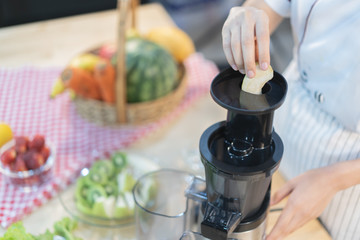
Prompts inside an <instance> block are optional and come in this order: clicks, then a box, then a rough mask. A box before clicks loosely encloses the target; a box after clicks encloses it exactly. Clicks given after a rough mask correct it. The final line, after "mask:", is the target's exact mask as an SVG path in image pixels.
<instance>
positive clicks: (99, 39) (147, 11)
mask: <svg viewBox="0 0 360 240" xmlns="http://www.w3.org/2000/svg"><path fill="white" fill-rule="evenodd" d="M137 22H138V29H139V31H140V32H146V30H147V29H149V28H151V27H153V26H161V25H173V24H174V22H173V21H172V19H171V18H170V16H169V15H168V14H167V13H166V12H165V10H164V8H163V7H162V6H161V5H158V4H149V5H143V6H141V7H140V8H139V10H138V19H137ZM116 23H117V16H116V11H115V10H111V11H104V12H99V13H93V14H85V15H79V16H75V17H67V18H62V19H56V20H50V21H42V22H37V23H31V24H24V25H19V26H13V27H7V28H2V29H0V43H1V44H0V66H1V67H4V66H5V67H19V66H23V65H35V66H41V67H46V66H65V65H66V64H67V62H68V61H69V59H70V58H71V57H73V56H75V55H76V54H78V53H80V52H82V51H84V50H87V49H89V48H92V47H94V46H97V45H100V44H101V43H104V42H108V41H115V39H116V38H115V33H116ZM225 118H226V112H225V110H224V109H223V108H221V107H219V106H218V105H217V104H215V103H214V102H213V101H212V100H211V98H210V96H209V95H207V96H206V97H204V98H202V99H200V100H199V101H198V102H197V103H196V104H195V105H194V106H193V107H192V108H191V109H190V110H188V111H187V112H186V113H185V114H184V115H183V116H182V117H181V118H180V119H179V120H177V121H176V122H175V123H173V124H171V126H168V127H167V128H166V129H164V130H162V131H161V132H157V133H156V134H155V135H153V136H151V137H149V138H147V139H144V140H142V141H140V142H138V143H137V144H135V145H134V146H132V147H131V148H129V149H127V151H128V152H130V153H137V154H142V155H145V156H151V157H155V158H156V159H157V160H158V162H159V163H161V165H162V166H163V167H177V168H181V169H185V170H189V171H190V170H193V168H192V169H191V168H190V166H188V165H186V164H184V163H183V162H182V161H179V159H181V157H182V156H183V155H184V151H186V150H189V149H196V148H197V146H198V141H199V139H200V136H201V134H202V133H203V131H204V130H205V129H206V128H207V127H209V126H210V125H212V124H213V123H215V122H218V121H222V120H224V119H225ZM283 183H284V179H283V178H282V177H281V175H280V174H279V173H275V175H274V177H273V192H274V191H276V189H279V187H280V186H281V185H282V184H283ZM284 204H285V201H283V202H281V203H280V204H279V205H278V206H275V207H282V206H284ZM279 214H280V212H273V213H270V214H269V218H268V230H270V229H271V227H272V226H273V225H274V224H275V222H276V219H277V218H278V216H279ZM63 216H68V215H67V213H66V212H65V211H64V209H63V207H62V206H61V204H60V202H59V199H57V198H54V199H52V200H51V201H49V202H48V203H46V204H45V205H43V206H42V207H40V208H39V209H37V210H35V211H34V212H33V213H32V214H30V215H29V216H27V217H25V218H24V219H23V222H24V225H25V227H26V228H27V229H28V230H29V231H30V232H31V233H34V234H37V233H42V232H44V231H45V230H46V229H47V228H52V225H53V223H54V222H55V221H57V220H59V219H61V217H63ZM82 230H83V231H86V226H82ZM4 231H5V230H4V229H1V230H0V235H2V234H3V232H4ZM93 237H94V238H93V239H99V238H96V236H93ZM131 238H132V237H131V236H125V237H122V238H121V239H131ZM109 239H117V238H115V237H111V238H109ZM119 239H120V238H119ZM286 239H289V240H296V239H301V240H304V239H307V240H311V239H314V240H318V239H321V240H327V239H331V238H330V237H329V235H328V234H327V232H326V231H325V230H324V228H323V227H322V226H321V225H320V223H319V222H318V221H317V220H314V221H311V222H309V223H308V224H306V225H305V226H303V227H302V228H300V229H299V230H297V231H296V232H294V233H293V234H291V235H290V236H288V237H287V238H286ZM89 240H90V239H89Z"/></svg>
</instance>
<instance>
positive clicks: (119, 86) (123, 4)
mask: <svg viewBox="0 0 360 240" xmlns="http://www.w3.org/2000/svg"><path fill="white" fill-rule="evenodd" d="M129 2H131V13H132V16H131V27H132V28H134V29H135V28H136V17H137V16H136V9H137V7H138V5H139V0H118V1H117V5H118V6H117V8H118V29H117V30H118V31H117V65H116V84H115V96H116V113H117V120H118V122H119V123H126V121H127V116H126V105H127V104H126V103H127V101H126V59H125V55H126V54H125V44H126V20H127V13H128V8H129Z"/></svg>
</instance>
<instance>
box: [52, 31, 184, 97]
mask: <svg viewBox="0 0 360 240" xmlns="http://www.w3.org/2000/svg"><path fill="white" fill-rule="evenodd" d="M115 50H116V49H114V46H113V45H110V44H106V45H103V46H101V47H100V48H98V49H97V50H94V51H93V52H92V53H89V54H88V55H86V54H82V55H80V56H79V57H78V58H75V59H76V61H75V60H73V61H71V64H70V65H69V66H67V67H66V68H65V70H64V71H63V72H62V73H61V76H60V77H59V79H60V80H61V81H60V82H59V79H57V80H56V82H55V83H54V85H53V88H52V90H51V94H50V96H51V97H52V98H53V97H55V96H56V95H57V94H60V93H62V92H64V89H71V90H72V91H73V92H74V93H75V94H76V95H77V96H81V97H83V98H88V99H96V100H101V101H104V102H106V103H110V104H113V103H115V100H116V99H115V96H116V95H115V83H116V67H115V66H116V61H117V56H116V51H115ZM125 50H126V80H127V83H126V87H127V89H126V93H127V102H129V103H135V102H144V101H151V100H155V99H157V98H160V97H162V96H164V95H166V94H168V93H170V92H171V91H172V90H173V89H175V88H176V87H177V85H178V66H177V62H176V60H175V59H174V57H173V56H172V55H171V54H170V53H169V52H168V51H167V50H166V49H165V48H164V47H162V46H160V45H159V44H157V43H154V42H152V41H149V40H146V39H144V38H141V37H137V35H135V34H134V36H132V37H127V41H126V46H125ZM95 54H98V55H95ZM92 55H94V56H96V58H94V57H93V56H92ZM85 56H86V58H85ZM87 58H89V59H91V60H89V59H87ZM81 59H87V61H84V63H83V64H75V63H74V61H75V62H81V61H80V60H81ZM85 62H86V64H85ZM85 66H86V67H85Z"/></svg>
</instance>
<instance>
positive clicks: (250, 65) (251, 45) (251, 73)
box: [241, 17, 255, 78]
mask: <svg viewBox="0 0 360 240" xmlns="http://www.w3.org/2000/svg"><path fill="white" fill-rule="evenodd" d="M248 18H251V17H248ZM247 22H248V23H247V24H243V25H242V27H241V49H242V52H243V58H244V65H245V71H246V75H247V76H248V77H249V78H253V77H255V33H254V30H255V29H254V28H255V22H253V19H249V20H248V21H247Z"/></svg>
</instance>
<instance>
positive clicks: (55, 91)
mask: <svg viewBox="0 0 360 240" xmlns="http://www.w3.org/2000/svg"><path fill="white" fill-rule="evenodd" d="M65 89H66V86H65V84H64V82H63V81H62V79H61V77H59V78H57V79H56V80H55V82H54V84H53V86H52V88H51V92H50V98H54V97H56V96H57V95H59V94H61V93H63V92H64V91H65Z"/></svg>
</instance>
